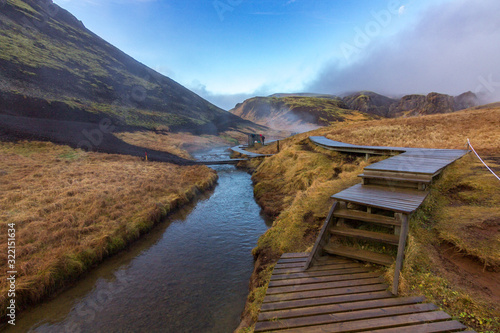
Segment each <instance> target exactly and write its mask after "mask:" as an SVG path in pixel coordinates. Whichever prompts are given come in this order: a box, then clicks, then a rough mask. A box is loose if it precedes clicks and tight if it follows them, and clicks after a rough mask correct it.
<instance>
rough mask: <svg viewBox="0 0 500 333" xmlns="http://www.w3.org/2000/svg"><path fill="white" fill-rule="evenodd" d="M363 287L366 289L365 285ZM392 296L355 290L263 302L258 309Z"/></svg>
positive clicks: (384, 293) (263, 310)
mask: <svg viewBox="0 0 500 333" xmlns="http://www.w3.org/2000/svg"><path fill="white" fill-rule="evenodd" d="M375 286H377V285H375ZM364 289H366V287H365V288H364ZM392 297H394V295H393V294H391V293H390V292H388V291H386V290H375V291H368V292H362V291H359V290H357V291H353V292H352V293H348V294H345V295H337V296H328V297H318V298H309V299H301V300H295V301H286V302H276V303H263V304H262V306H261V307H260V311H261V313H263V312H266V311H276V310H285V309H293V308H299V307H300V308H302V307H310V306H317V305H327V304H336V303H343V302H355V301H363V300H369V299H381V298H392Z"/></svg>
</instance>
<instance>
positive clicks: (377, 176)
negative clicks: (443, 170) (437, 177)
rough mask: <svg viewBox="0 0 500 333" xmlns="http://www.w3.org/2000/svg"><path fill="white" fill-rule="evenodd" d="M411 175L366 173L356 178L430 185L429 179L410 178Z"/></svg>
mask: <svg viewBox="0 0 500 333" xmlns="http://www.w3.org/2000/svg"><path fill="white" fill-rule="evenodd" d="M411 176H412V175H408V176H406V177H403V175H402V176H401V177H398V176H393V175H392V173H391V172H380V173H379V174H370V173H368V172H366V173H362V174H360V175H358V177H361V178H368V179H380V180H387V181H398V182H414V183H424V184H430V183H431V182H432V179H431V178H426V179H424V178H416V177H413V178H412V177H411Z"/></svg>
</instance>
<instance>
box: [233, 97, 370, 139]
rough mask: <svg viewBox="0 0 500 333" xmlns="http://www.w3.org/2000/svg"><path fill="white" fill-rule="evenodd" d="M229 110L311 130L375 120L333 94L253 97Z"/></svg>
mask: <svg viewBox="0 0 500 333" xmlns="http://www.w3.org/2000/svg"><path fill="white" fill-rule="evenodd" d="M307 95H310V94H307ZM276 96H281V97H276ZM229 112H231V113H234V114H235V115H237V116H239V117H241V118H244V119H248V120H250V121H252V122H254V123H257V124H261V125H265V126H268V127H271V128H276V129H283V130H292V131H306V130H311V129H313V128H317V127H319V126H327V125H330V124H332V123H334V122H339V121H348V120H369V119H372V117H370V116H369V115H367V114H364V113H362V112H359V111H357V110H350V109H349V108H348V107H347V106H346V105H345V103H344V102H343V101H342V99H340V98H339V97H334V96H330V95H328V96H326V97H324V96H322V97H305V96H303V95H294V94H277V95H273V96H270V97H254V98H250V99H247V100H246V101H244V102H243V103H239V104H237V105H236V106H235V107H234V109H232V110H230V111H229Z"/></svg>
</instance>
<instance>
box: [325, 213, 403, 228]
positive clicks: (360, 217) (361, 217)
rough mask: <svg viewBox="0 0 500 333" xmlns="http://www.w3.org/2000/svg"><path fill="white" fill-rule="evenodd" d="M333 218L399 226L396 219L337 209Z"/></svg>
mask: <svg viewBox="0 0 500 333" xmlns="http://www.w3.org/2000/svg"><path fill="white" fill-rule="evenodd" d="M333 216H335V217H337V218H344V219H350V220H356V221H363V222H372V223H376V224H383V225H395V226H399V223H398V221H396V219H394V218H393V217H389V216H383V215H377V214H370V213H366V212H362V211H359V210H352V209H339V210H336V211H335V212H334V213H333Z"/></svg>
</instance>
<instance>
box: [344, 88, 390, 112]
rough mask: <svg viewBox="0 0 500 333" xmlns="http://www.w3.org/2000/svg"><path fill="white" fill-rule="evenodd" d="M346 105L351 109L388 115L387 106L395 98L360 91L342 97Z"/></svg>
mask: <svg viewBox="0 0 500 333" xmlns="http://www.w3.org/2000/svg"><path fill="white" fill-rule="evenodd" d="M343 101H344V102H345V103H346V105H347V106H348V107H349V108H350V109H353V110H359V111H361V112H365V113H368V114H373V115H377V116H381V117H387V116H388V115H389V108H390V106H391V105H392V104H394V103H396V102H397V100H395V99H392V98H389V97H386V96H383V95H380V94H377V93H374V92H373V91H360V92H356V93H354V94H350V95H348V96H345V97H344V98H343Z"/></svg>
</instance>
